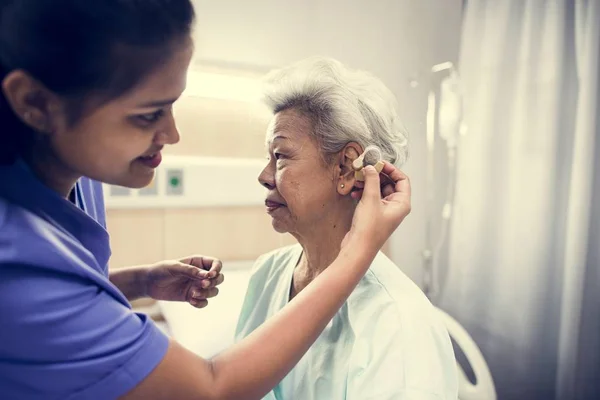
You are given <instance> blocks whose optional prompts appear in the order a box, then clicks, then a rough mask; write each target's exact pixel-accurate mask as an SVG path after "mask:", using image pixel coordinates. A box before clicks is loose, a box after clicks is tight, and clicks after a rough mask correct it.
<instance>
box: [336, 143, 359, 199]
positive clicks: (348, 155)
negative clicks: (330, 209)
mask: <svg viewBox="0 0 600 400" xmlns="http://www.w3.org/2000/svg"><path fill="white" fill-rule="evenodd" d="M362 152H363V148H362V146H361V145H359V144H358V143H355V142H351V143H348V144H347V145H346V146H345V147H344V149H343V150H342V151H341V152H340V156H339V169H338V171H339V176H338V184H337V192H338V193H339V194H340V195H342V196H349V195H350V193H351V192H352V188H353V187H354V183H355V178H354V169H353V168H352V162H353V161H354V160H356V159H357V158H358V157H359V156H360V155H361V154H362Z"/></svg>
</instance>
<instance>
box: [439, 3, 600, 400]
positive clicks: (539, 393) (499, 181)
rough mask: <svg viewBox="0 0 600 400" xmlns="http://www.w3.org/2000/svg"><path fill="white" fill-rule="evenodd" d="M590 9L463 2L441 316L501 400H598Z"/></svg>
mask: <svg viewBox="0 0 600 400" xmlns="http://www.w3.org/2000/svg"><path fill="white" fill-rule="evenodd" d="M599 55H600V0H588V1H585V0H580V1H576V0H571V1H568V0H547V1H544V0H468V1H467V2H466V8H465V15H464V26H463V38H462V43H461V57H460V63H459V69H460V75H461V78H462V82H463V85H464V101H465V104H464V107H465V110H464V112H465V123H466V126H467V133H466V135H465V136H463V137H461V141H460V145H459V153H458V158H457V162H458V165H457V186H456V197H455V208H454V212H453V221H452V228H451V239H450V245H449V263H448V269H447V273H446V282H445V284H444V287H443V292H442V294H441V297H440V299H439V303H440V306H441V307H442V308H444V309H445V310H447V311H449V313H450V314H452V315H453V316H454V317H456V318H457V319H458V320H459V321H460V322H461V323H462V324H463V325H464V326H465V327H466V328H467V330H468V331H469V332H470V333H471V335H472V336H473V338H474V339H475V341H476V342H477V343H478V345H479V346H480V347H481V349H482V352H483V354H484V356H485V357H486V359H487V361H488V363H489V365H490V369H491V372H492V375H493V378H494V380H495V383H496V388H497V392H498V396H499V399H500V400H504V399H528V400H537V399H544V400H547V399H559V400H569V399H599V398H600V359H599V357H600V322H599V321H600V307H599V305H600V283H599V282H600V250H599V248H600V161H599V160H600V81H599V79H598V75H599Z"/></svg>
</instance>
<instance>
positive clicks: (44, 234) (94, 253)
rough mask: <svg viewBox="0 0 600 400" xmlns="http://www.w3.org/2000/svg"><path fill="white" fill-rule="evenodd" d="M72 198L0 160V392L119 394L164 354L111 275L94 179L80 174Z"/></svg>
mask: <svg viewBox="0 0 600 400" xmlns="http://www.w3.org/2000/svg"><path fill="white" fill-rule="evenodd" d="M74 200H75V204H73V203H72V202H71V201H69V200H67V199H64V198H62V197H61V196H59V195H58V193H56V192H54V191H53V190H51V189H49V188H48V187H46V186H45V185H43V184H42V183H41V182H40V181H39V180H38V179H37V178H36V177H35V176H34V175H33V173H32V172H31V170H30V169H29V168H28V166H27V165H26V164H25V163H24V162H22V161H18V162H17V163H15V164H14V165H12V166H0V307H1V310H0V397H1V398H8V399H69V400H75V399H113V398H117V397H119V396H121V395H123V394H125V393H127V392H128V391H130V390H131V389H132V388H134V387H135V386H136V385H137V384H138V383H140V382H141V381H142V380H143V379H144V378H145V377H146V376H147V375H148V374H149V373H150V372H151V371H152V370H153V369H154V368H155V367H156V366H157V365H158V363H159V362H160V361H161V360H162V358H163V357H164V355H165V353H166V350H167V347H168V338H167V337H166V336H165V335H164V334H163V333H162V332H161V331H160V330H159V329H158V328H157V327H156V326H155V325H154V324H153V322H152V321H151V320H149V319H148V317H147V316H145V315H140V314H136V313H134V312H133V311H132V310H131V305H130V304H129V302H128V301H127V299H126V298H125V297H124V296H123V295H122V294H121V292H120V291H119V290H118V289H117V288H116V287H115V286H114V285H113V284H112V283H111V282H110V281H109V279H108V268H107V266H108V260H109V257H110V246H109V237H108V233H107V232H106V229H105V226H106V221H105V212H104V201H103V197H102V186H101V184H100V183H98V182H95V181H92V180H89V179H86V178H82V179H81V180H80V181H79V182H78V183H77V185H76V187H75V191H74Z"/></svg>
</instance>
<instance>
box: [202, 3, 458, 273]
mask: <svg viewBox="0 0 600 400" xmlns="http://www.w3.org/2000/svg"><path fill="white" fill-rule="evenodd" d="M194 3H195V5H196V9H197V13H198V24H197V28H196V58H197V62H200V63H204V64H206V63H210V64H214V65H220V66H227V65H238V66H244V67H248V68H252V69H256V70H259V71H261V70H268V69H269V68H271V67H276V66H281V65H285V64H287V63H290V62H293V61H296V60H298V59H301V58H304V57H307V56H310V55H315V54H320V55H325V56H331V57H334V58H337V59H339V60H340V61H342V62H343V63H346V64H348V65H350V66H352V67H356V68H362V69H366V70H369V71H371V72H373V73H374V74H376V75H377V76H379V77H380V78H381V79H383V81H384V82H385V83H386V84H387V85H388V86H389V87H390V89H392V91H393V92H394V93H395V94H396V96H397V97H398V101H399V103H400V107H401V110H400V113H401V116H402V117H403V119H404V121H405V124H406V126H407V128H408V130H409V131H410V134H411V144H412V150H411V152H412V154H411V159H410V161H409V162H408V164H407V165H406V167H405V171H406V172H407V173H408V174H409V175H410V176H411V181H412V184H413V193H414V195H413V202H414V207H413V212H412V214H411V216H410V217H409V218H408V219H407V220H406V221H405V222H404V223H403V225H402V227H401V229H399V231H398V232H397V233H396V234H395V237H394V238H393V240H392V248H393V253H392V254H393V258H394V260H395V261H396V262H397V263H398V265H399V266H400V267H401V268H402V269H403V270H404V271H405V272H406V273H408V274H409V275H410V276H411V277H412V278H413V279H414V280H415V281H416V282H417V283H420V280H421V275H420V269H421V251H422V250H423V248H424V238H425V236H424V235H425V227H424V221H425V209H424V199H425V190H426V188H425V112H426V105H427V93H428V90H429V73H428V71H429V69H430V67H431V66H432V65H434V64H436V63H439V62H443V61H453V62H456V60H457V58H458V43H459V36H460V19H461V6H462V0H370V1H369V0H346V1H342V0H296V1H289V0H288V1H285V0H251V1H248V0H219V1H215V0H194ZM413 80H416V81H417V82H418V83H419V85H418V86H417V87H414V88H413V87H411V85H410V83H411V81H413Z"/></svg>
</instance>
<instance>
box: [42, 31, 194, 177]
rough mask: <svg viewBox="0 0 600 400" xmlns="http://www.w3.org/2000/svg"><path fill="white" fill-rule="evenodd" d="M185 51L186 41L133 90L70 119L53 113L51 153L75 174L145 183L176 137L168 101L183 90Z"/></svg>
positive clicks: (188, 56) (188, 50) (187, 59)
mask: <svg viewBox="0 0 600 400" xmlns="http://www.w3.org/2000/svg"><path fill="white" fill-rule="evenodd" d="M191 56H192V46H191V43H190V45H189V46H188V45H185V46H182V48H181V49H179V50H178V51H176V52H174V53H173V55H172V57H171V59H170V60H168V61H167V62H166V63H165V64H163V65H162V66H161V67H159V68H158V69H157V70H156V71H155V72H154V73H153V74H151V75H149V76H148V77H147V78H146V79H145V80H144V81H143V82H141V83H140V84H139V85H138V86H137V87H135V88H134V89H133V90H131V91H129V92H128V93H126V94H124V95H123V96H121V97H119V98H116V99H113V100H111V101H110V102H108V103H106V104H103V105H102V106H100V107H99V108H97V109H95V110H93V111H92V112H91V113H89V114H87V115H85V116H84V117H83V118H82V119H81V120H79V121H77V123H76V124H74V125H69V124H68V121H67V119H66V118H59V119H58V120H59V123H58V124H55V127H54V130H53V132H52V134H51V135H50V138H49V141H50V148H51V151H52V152H53V153H54V156H55V158H56V159H57V160H60V162H61V163H62V164H63V166H64V169H67V170H68V171H69V172H72V173H73V174H74V175H77V176H81V175H85V176H88V177H90V178H92V179H95V180H99V181H102V182H107V183H111V184H117V185H121V186H128V187H137V188H139V187H143V186H146V185H147V184H149V183H150V182H151V180H152V178H153V177H154V169H155V168H156V167H157V166H158V164H159V163H160V161H161V153H160V151H161V149H162V148H163V147H164V146H165V145H167V144H174V143H177V142H178V141H179V133H178V131H177V128H176V127H175V122H174V120H173V113H172V105H173V103H174V102H175V100H176V99H178V98H179V96H180V95H181V93H182V92H183V90H184V89H185V85H186V76H187V69H188V66H189V63H190V60H191Z"/></svg>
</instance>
